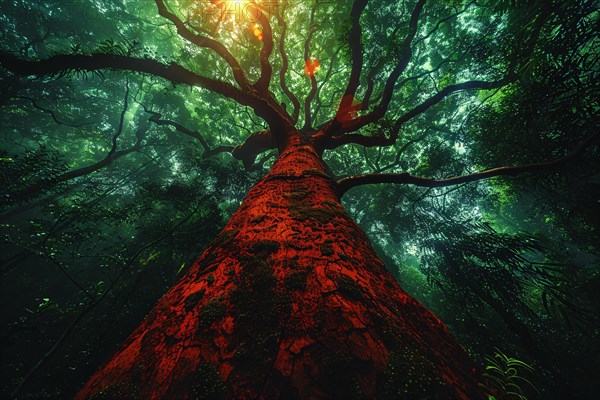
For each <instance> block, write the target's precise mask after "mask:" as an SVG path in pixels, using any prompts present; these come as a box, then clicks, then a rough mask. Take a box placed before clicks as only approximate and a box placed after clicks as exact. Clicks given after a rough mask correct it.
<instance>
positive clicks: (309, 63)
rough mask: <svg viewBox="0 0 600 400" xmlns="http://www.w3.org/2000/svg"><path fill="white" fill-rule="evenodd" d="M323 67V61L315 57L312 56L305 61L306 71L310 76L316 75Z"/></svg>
mask: <svg viewBox="0 0 600 400" xmlns="http://www.w3.org/2000/svg"><path fill="white" fill-rule="evenodd" d="M320 69H321V63H320V62H319V60H317V59H316V58H314V57H310V58H309V59H308V60H306V62H305V63H304V73H305V74H306V75H308V76H315V74H316V73H317V72H319V70H320Z"/></svg>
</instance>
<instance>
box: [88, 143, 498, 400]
mask: <svg viewBox="0 0 600 400" xmlns="http://www.w3.org/2000/svg"><path fill="white" fill-rule="evenodd" d="M324 171H325V165H324V163H323V162H322V161H321V160H320V157H319V156H318V155H317V153H316V152H315V151H314V149H313V148H312V147H310V146H308V145H303V144H298V143H296V144H293V145H290V146H289V147H288V148H287V149H285V150H284V151H283V152H282V154H281V155H280V157H279V159H278V160H277V161H276V163H275V165H274V166H273V169H272V170H271V171H270V173H269V174H268V175H267V176H266V177H265V178H264V179H263V180H262V181H260V182H259V183H258V184H256V185H255V186H254V187H253V188H252V190H251V191H250V192H249V194H248V196H247V198H246V199H245V200H244V202H243V204H242V206H241V207H240V209H239V210H238V211H237V212H236V213H235V215H234V216H233V218H232V219H231V221H230V222H229V223H228V224H227V226H226V227H225V229H224V230H223V231H222V232H221V233H220V234H219V236H218V237H217V238H216V239H215V241H214V242H213V243H212V244H211V245H210V246H209V248H208V249H207V250H206V251H205V252H204V253H203V254H202V256H200V258H199V259H198V260H197V261H196V263H195V264H194V265H193V266H192V267H191V268H190V270H189V271H188V272H187V273H186V274H185V276H183V278H182V279H181V280H180V281H179V282H178V283H177V284H176V285H175V286H174V287H173V288H172V289H171V290H170V291H169V292H168V293H167V294H166V295H165V296H164V297H163V298H162V299H161V300H160V301H159V302H158V304H157V305H156V306H155V307H154V309H153V310H152V311H151V312H150V314H149V315H148V316H147V317H146V318H145V320H144V321H143V322H142V324H141V325H140V327H139V328H138V329H137V330H136V331H135V332H134V333H133V334H132V335H131V336H130V337H129V338H128V339H127V340H126V341H125V343H124V344H122V346H121V348H120V349H119V350H118V351H117V353H116V354H115V355H114V356H113V358H112V359H111V360H110V361H108V362H107V363H106V364H105V365H104V366H102V368H101V369H100V370H99V371H98V372H96V374H95V375H94V376H93V377H92V378H91V379H90V380H89V382H88V383H87V384H86V385H85V386H84V388H83V389H82V390H81V391H80V392H79V394H78V396H77V399H112V398H116V399H130V398H131V399H219V398H226V399H286V400H288V399H359V398H360V399H365V398H367V399H372V398H378V399H384V398H389V399H411V400H414V399H444V400H447V399H455V398H460V399H484V398H486V397H485V394H484V393H483V390H482V389H481V388H480V387H479V386H478V381H479V372H478V371H476V369H475V368H474V365H473V363H472V361H471V360H470V359H469V357H468V356H467V354H466V353H465V351H464V349H463V348H462V347H460V346H459V345H458V344H457V343H456V342H455V341H454V339H453V338H452V337H451V335H450V333H449V332H448V330H447V328H446V327H445V326H444V325H442V324H441V322H440V321H439V320H438V319H437V318H436V317H435V316H434V315H433V314H432V313H431V312H429V311H428V310H427V309H425V308H424V307H423V306H422V305H421V304H420V303H418V302H417V301H416V300H414V299H413V298H412V297H410V296H408V295H407V294H406V293H405V292H404V291H403V290H402V289H401V288H400V286H399V285H398V283H397V282H396V281H395V280H394V278H393V277H392V276H391V275H390V273H389V272H387V271H386V269H385V268H384V266H383V263H382V261H381V260H380V259H379V258H378V257H377V255H376V254H375V251H374V250H373V248H372V247H371V245H370V244H369V240H368V239H367V237H366V236H365V234H364V233H363V232H362V231H361V230H360V228H359V227H358V226H357V225H356V223H355V222H354V221H352V219H351V218H350V216H349V215H348V214H347V213H346V211H345V210H344V209H343V207H342V206H341V204H340V201H339V197H338V195H337V193H336V189H335V186H334V183H333V181H332V180H331V179H330V178H329V177H328V176H327V174H326V173H325V172H324Z"/></svg>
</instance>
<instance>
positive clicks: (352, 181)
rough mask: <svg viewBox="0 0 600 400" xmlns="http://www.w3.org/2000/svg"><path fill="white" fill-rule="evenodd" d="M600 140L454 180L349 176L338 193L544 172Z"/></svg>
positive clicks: (340, 182)
mask: <svg viewBox="0 0 600 400" xmlns="http://www.w3.org/2000/svg"><path fill="white" fill-rule="evenodd" d="M598 139H600V134H598V133H596V134H593V135H591V136H589V137H588V138H587V139H585V140H584V141H582V142H581V143H579V144H578V145H577V147H576V148H575V149H574V150H573V152H571V153H570V154H569V155H567V156H564V157H561V158H559V159H556V160H553V161H548V162H542V163H533V164H525V165H521V166H515V167H498V168H492V169H487V170H484V171H480V172H475V173H472V174H467V175H460V176H455V177H452V178H444V179H434V178H425V177H420V176H413V175H410V174H408V173H401V174H365V175H354V176H349V177H346V178H343V179H340V180H338V181H337V185H338V193H339V194H340V196H341V195H343V194H344V193H346V192H347V191H348V190H350V189H352V188H353V187H356V186H360V185H371V184H377V183H395V184H408V185H415V186H422V187H430V188H432V187H445V186H452V185H458V184H461V183H467V182H476V181H480V180H482V179H488V178H493V177H495V176H516V175H520V174H524V173H531V172H542V171H548V170H552V169H556V168H559V167H561V166H563V165H565V164H567V163H569V162H572V161H574V160H575V159H576V158H577V157H579V156H580V155H581V154H583V153H584V151H585V150H586V148H587V147H589V146H590V145H591V144H592V143H594V142H595V141H597V140H598Z"/></svg>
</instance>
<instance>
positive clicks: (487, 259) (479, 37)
mask: <svg viewBox="0 0 600 400" xmlns="http://www.w3.org/2000/svg"><path fill="white" fill-rule="evenodd" d="M598 17H599V14H598V9H597V4H596V2H594V1H591V0H576V1H572V0H570V1H561V0H545V1H538V0H519V1H515V0H501V1H482V2H476V1H466V0H452V1H425V0H418V1H388V0H378V1H366V0H354V1H350V0H347V1H327V0H312V1H311V0H303V1H291V0H290V1H286V0H284V1H274V0H273V1H245V0H242V1H223V0H210V1H209V0H201V1H198V0H155V1H145V2H137V1H130V0H94V1H89V2H80V1H72V2H65V1H45V2H35V1H29V0H13V1H10V2H3V3H2V4H1V5H0V18H1V21H2V25H3V28H2V31H1V36H0V39H1V42H2V45H1V46H0V57H1V58H0V88H1V93H0V107H2V114H1V116H0V118H1V126H2V146H1V147H0V165H1V166H2V169H1V171H2V173H1V175H0V179H1V183H2V193H1V202H0V207H1V210H0V213H1V214H0V220H1V223H0V229H1V232H2V244H1V246H2V247H1V249H2V254H3V256H2V261H3V264H2V265H3V266H2V272H1V273H2V276H3V278H2V281H3V283H2V286H3V291H2V292H3V295H2V296H3V297H2V301H3V304H5V305H7V306H6V307H3V308H2V318H3V320H4V321H5V322H6V323H7V324H8V325H6V324H5V325H6V326H8V328H6V329H5V330H4V331H3V335H4V338H5V340H4V341H3V346H5V348H3V354H5V356H3V357H2V367H1V368H2V370H1V373H2V376H4V377H7V379H5V380H4V382H3V387H2V393H3V394H6V395H9V394H10V393H14V394H15V395H18V396H23V398H28V397H27V396H31V398H40V397H41V398H65V397H69V396H72V395H73V394H74V393H75V392H76V390H77V389H78V388H79V387H80V386H81V384H82V383H83V382H84V381H85V380H86V378H87V377H88V376H89V375H90V374H91V373H92V372H93V371H94V370H95V369H96V368H97V367H98V365H99V364H100V363H101V362H102V361H103V360H104V359H105V358H106V354H107V353H112V352H113V351H114V349H115V346H116V345H117V344H118V343H119V342H120V341H121V340H123V339H124V338H125V337H126V335H127V334H128V333H129V332H130V331H131V330H132V329H133V328H134V327H135V326H136V325H137V324H138V323H139V321H140V319H141V318H142V317H143V316H144V315H145V313H147V311H148V310H149V309H150V307H151V306H152V305H153V304H154V302H155V301H156V299H157V298H158V297H160V296H161V295H162V294H163V293H164V292H165V291H166V290H167V289H168V288H169V286H171V284H172V283H173V282H175V281H176V280H177V278H178V277H179V276H181V274H182V273H183V272H185V270H186V269H187V268H188V267H189V266H190V265H191V263H192V262H193V261H194V259H195V258H196V257H197V256H198V254H200V252H201V251H202V250H203V249H204V248H205V247H206V245H207V244H208V243H209V242H210V241H211V239H212V238H214V236H215V235H216V234H217V233H218V232H219V230H220V228H222V226H223V225H224V223H225V222H226V221H227V220H228V219H229V217H230V216H231V215H232V213H233V212H234V211H235V210H236V209H237V207H238V206H239V204H240V202H241V201H242V199H243V198H244V195H245V193H246V192H247V191H248V190H249V189H250V187H251V186H252V185H253V184H254V183H256V182H257V181H258V180H259V179H260V178H261V177H262V176H263V175H264V174H265V173H266V172H267V171H268V169H269V167H270V166H271V165H272V163H273V161H274V160H275V159H276V157H277V153H278V150H281V149H283V148H284V147H285V146H286V145H287V143H288V142H289V141H290V137H292V136H293V135H295V134H296V132H297V134H298V135H299V137H301V138H302V140H306V141H309V142H311V143H313V144H314V145H315V146H316V148H317V149H318V150H319V152H320V153H322V154H323V158H324V160H325V161H326V163H327V165H328V166H329V167H330V169H331V171H330V174H331V176H333V177H334V178H335V179H336V180H337V182H338V191H339V193H340V195H343V196H344V197H343V200H344V204H345V206H346V208H347V209H348V210H349V212H350V213H351V214H352V216H353V217H354V218H355V219H356V221H357V222H358V223H359V224H360V225H361V227H362V228H363V229H364V230H365V232H366V233H367V234H368V235H369V237H370V239H371V241H372V243H373V246H374V247H375V248H376V250H377V251H378V253H379V254H380V256H381V257H382V258H383V259H384V261H385V262H386V265H387V267H388V268H389V269H390V271H391V272H392V273H393V274H394V276H395V277H396V278H397V279H398V281H399V282H400V284H401V285H402V286H403V287H404V288H405V289H406V290H407V291H408V292H409V293H410V294H411V295H413V296H415V297H416V298H418V299H419V300H420V301H422V302H423V303H424V304H425V305H426V306H427V307H428V308H430V309H431V310H433V311H434V312H435V313H436V315H438V316H439V317H440V318H441V319H442V321H443V322H444V323H445V324H447V325H448V326H449V327H450V329H451V330H452V331H453V333H454V334H455V335H456V336H458V338H459V341H460V342H461V343H462V344H463V345H464V346H466V347H467V348H468V350H469V351H470V352H471V353H472V354H473V355H474V357H476V358H478V359H479V360H481V362H482V363H484V364H486V363H487V364H490V362H489V361H486V360H485V357H486V356H487V357H489V358H492V360H494V354H495V355H496V356H499V355H502V356H504V355H505V354H507V355H509V356H512V357H515V358H516V359H519V360H523V361H524V362H526V363H527V364H528V365H531V366H532V367H533V372H531V371H529V369H527V368H523V374H525V375H527V376H526V378H527V379H528V380H529V381H531V382H532V384H531V385H524V384H521V385H520V386H519V387H518V392H519V393H520V395H521V396H524V397H527V396H529V397H530V398H535V396H536V390H537V391H539V392H540V393H541V396H542V398H561V397H560V396H561V395H560V393H564V392H571V393H575V394H576V395H577V396H579V398H586V396H587V397H589V396H591V394H592V393H596V392H597V391H598V383H597V382H595V379H594V377H595V376H597V375H598V366H597V365H596V364H597V363H596V361H595V359H596V358H597V356H598V354H600V349H599V348H598V343H599V342H600V341H599V340H598V329H597V326H598V320H597V316H598V307H599V305H600V298H599V297H598V293H600V292H599V291H598V289H600V288H599V285H600V275H599V265H598V256H599V248H598V243H600V240H599V239H600V235H599V231H598V228H599V223H600V220H599V216H600V212H599V211H600V210H599V205H600V185H599V184H600V180H599V179H600V174H599V173H600V169H599V167H600V165H599V163H598V159H599V157H598V146H597V144H598V138H599V136H598V125H599V124H598V122H599V120H598V115H599V113H598V111H599V103H598V96H597V93H600V87H599V86H600V79H599V64H598V57H599V52H598V45H599V38H598V29H597V24H598ZM106 326H110V327H111V329H105V327H106ZM103 328H104V329H103ZM550 349H551V351H550ZM498 359H499V360H501V361H502V360H504V361H505V362H506V365H512V364H509V361H508V360H509V359H508V358H502V357H501V356H499V358H498ZM504 361H503V362H504ZM490 365H491V364H490ZM507 368H508V367H507ZM493 371H494V370H493V369H492V372H491V373H490V375H489V382H488V384H489V385H500V386H501V385H502V384H505V385H506V383H507V380H508V381H509V380H510V379H509V378H510V376H508V377H507V376H506V374H505V375H504V376H500V377H499V376H495V375H493ZM534 387H535V388H534ZM36 396H37V397H36ZM553 396H554V397H553Z"/></svg>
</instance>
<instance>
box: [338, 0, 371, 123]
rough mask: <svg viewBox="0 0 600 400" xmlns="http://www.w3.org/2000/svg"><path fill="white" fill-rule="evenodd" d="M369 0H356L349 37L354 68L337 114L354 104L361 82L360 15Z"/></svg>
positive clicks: (351, 15) (351, 14) (352, 11)
mask: <svg viewBox="0 0 600 400" xmlns="http://www.w3.org/2000/svg"><path fill="white" fill-rule="evenodd" d="M367 3H368V0H354V2H353V3H352V10H351V11H350V18H351V19H352V28H351V29H350V36H349V37H348V44H349V46H350V50H351V52H352V70H351V72H350V78H349V79H348V85H347V86H346V90H345V92H344V95H343V97H342V101H341V103H340V106H339V108H338V111H337V114H338V115H339V114H345V113H346V112H347V111H346V110H347V109H348V108H349V107H351V106H352V102H353V101H354V95H355V94H356V89H358V85H359V84H360V74H361V72H362V67H363V46H362V27H361V25H360V17H361V15H362V13H363V11H364V10H365V8H366V7H367Z"/></svg>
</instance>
